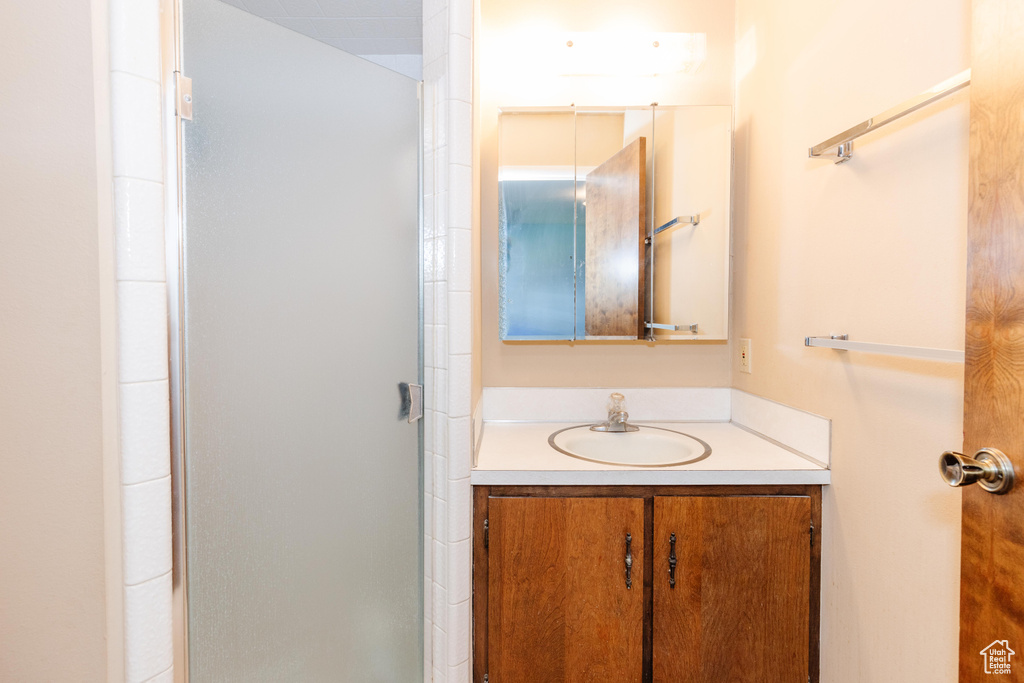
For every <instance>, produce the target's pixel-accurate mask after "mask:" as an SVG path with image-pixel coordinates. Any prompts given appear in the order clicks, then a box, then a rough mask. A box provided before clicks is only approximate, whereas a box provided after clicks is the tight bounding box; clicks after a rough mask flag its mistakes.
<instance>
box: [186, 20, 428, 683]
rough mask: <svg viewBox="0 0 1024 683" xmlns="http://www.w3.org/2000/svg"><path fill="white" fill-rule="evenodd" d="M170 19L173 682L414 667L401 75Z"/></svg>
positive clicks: (278, 37)
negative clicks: (180, 522) (178, 66)
mask: <svg viewBox="0 0 1024 683" xmlns="http://www.w3.org/2000/svg"><path fill="white" fill-rule="evenodd" d="M182 13H183V25H182V58H183V73H184V74H185V75H187V76H188V77H190V78H191V79H192V84H193V94H194V98H195V104H194V113H193V120H192V121H185V122H182V127H183V132H182V135H183V141H184V142H183V145H184V146H183V188H184V197H185V200H184V206H185V217H184V233H183V238H182V240H183V265H184V268H183V278H184V326H183V342H184V343H183V348H184V359H183V363H184V387H183V404H184V405H183V416H184V428H185V456H184V461H185V466H184V467H185V475H184V480H185V495H186V501H185V517H186V521H185V530H186V543H187V570H186V571H187V574H186V576H187V582H186V586H187V626H188V661H189V679H190V681H191V683H207V682H216V683H225V682H229V681H245V682H246V683H252V682H258V681H275V682H277V681H302V682H310V681H351V682H361V681H381V682H387V683H393V682H401V681H419V680H421V678H422V668H423V654H422V604H423V601H422V585H423V580H422V576H423V574H422V565H421V563H422V559H421V558H422V549H421V545H422V538H423V534H422V527H421V509H422V506H421V491H422V485H421V476H422V474H421V445H420V439H421V437H420V432H421V427H420V425H419V424H418V423H416V424H410V423H409V422H408V421H406V420H404V419H400V418H399V415H398V414H399V403H400V401H399V391H398V384H399V383H400V382H418V381H419V379H418V378H419V376H420V360H419V357H420V296H419V291H420V284H419V283H420V277H419V230H418V204H419V199H418V197H419V181H418V147H419V103H418V100H417V85H416V82H415V81H413V80H411V79H409V78H406V77H404V76H401V75H399V74H396V73H394V72H391V71H389V70H387V69H384V68H382V67H379V66H377V65H376V64H372V63H370V62H367V61H364V60H362V59H360V58H358V57H355V56H352V55H349V54H346V53H344V52H342V51H340V50H337V49H334V48H331V47H329V46H327V45H324V44H322V43H319V42H317V41H314V40H312V39H310V38H308V37H305V36H302V35H299V34H297V33H293V32H291V31H289V30H287V29H284V28H282V27H281V26H278V25H276V24H273V23H270V22H268V21H266V20H264V19H260V18H257V17H255V16H253V15H251V14H248V13H246V12H244V11H242V10H239V9H237V8H235V7H232V6H230V5H228V4H226V3H223V2H219V1H218V0H183V8H182Z"/></svg>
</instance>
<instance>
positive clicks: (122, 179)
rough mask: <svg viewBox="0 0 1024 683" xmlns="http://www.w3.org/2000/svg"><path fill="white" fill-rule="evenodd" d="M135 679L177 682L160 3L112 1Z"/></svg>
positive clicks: (124, 474) (128, 580) (125, 503)
mask: <svg viewBox="0 0 1024 683" xmlns="http://www.w3.org/2000/svg"><path fill="white" fill-rule="evenodd" d="M110 65H111V76H110V89H111V92H110V105H111V142H112V154H113V171H114V177H113V178H112V179H111V191H112V193H113V197H114V231H115V237H116V258H117V279H118V285H117V296H118V379H119V382H120V387H119V389H120V391H119V401H118V403H119V408H118V409H119V425H120V449H121V485H122V486H121V496H122V540H123V559H122V561H123V567H124V583H125V585H124V597H125V601H124V610H125V611H124V619H125V636H124V639H125V642H124V646H125V677H126V680H127V681H128V682H129V683H136V682H138V683H144V682H149V681H155V682H157V683H170V681H173V678H174V672H173V633H172V628H173V626H172V625H173V618H172V611H171V600H172V593H171V562H172V560H171V478H170V419H169V409H170V401H169V391H170V389H169V384H168V366H167V364H168V349H167V335H168V325H167V284H166V273H165V265H164V264H165V261H164V218H163V216H164V213H163V195H164V187H163V140H162V135H161V125H162V118H161V95H160V93H161V84H160V3H159V0H110Z"/></svg>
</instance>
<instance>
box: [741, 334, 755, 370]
mask: <svg viewBox="0 0 1024 683" xmlns="http://www.w3.org/2000/svg"><path fill="white" fill-rule="evenodd" d="M751 348H752V346H751V344H750V340H749V339H740V372H746V373H748V374H749V373H751V372H753V358H751Z"/></svg>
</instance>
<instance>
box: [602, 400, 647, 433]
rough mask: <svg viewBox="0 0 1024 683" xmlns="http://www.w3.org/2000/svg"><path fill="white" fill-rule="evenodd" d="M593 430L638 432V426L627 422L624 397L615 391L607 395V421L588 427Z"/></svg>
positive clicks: (627, 415) (627, 414) (627, 416)
mask: <svg viewBox="0 0 1024 683" xmlns="http://www.w3.org/2000/svg"><path fill="white" fill-rule="evenodd" d="M590 429H591V430H592V431H595V432H638V431H640V428H639V427H637V426H636V425H631V424H629V413H627V412H626V397H625V396H623V395H622V394H620V393H619V392H617V391H616V392H615V393H614V394H612V395H611V396H609V397H608V421H607V422H602V423H600V424H596V425H594V426H592V427H591V428H590Z"/></svg>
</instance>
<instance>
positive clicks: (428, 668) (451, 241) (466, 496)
mask: <svg viewBox="0 0 1024 683" xmlns="http://www.w3.org/2000/svg"><path fill="white" fill-rule="evenodd" d="M472 26H473V3H472V0H456V1H454V2H450V1H449V0H425V1H424V3H423V77H424V111H425V117H424V118H425V126H426V130H425V131H424V141H425V142H424V144H425V149H424V163H425V164H426V165H427V169H426V171H425V173H424V193H425V197H424V211H425V212H426V215H425V216H424V234H425V239H426V240H427V241H428V242H429V243H430V245H429V247H428V248H427V249H426V250H425V251H426V259H427V260H426V263H425V264H424V270H425V273H426V275H425V277H426V279H427V284H426V288H425V292H429V293H430V295H431V296H432V297H433V300H432V301H431V302H430V304H429V305H427V306H425V307H424V308H425V315H426V325H427V336H428V339H429V340H430V341H429V343H428V344H426V349H425V352H426V355H425V363H426V365H427V370H426V372H425V377H426V381H427V382H428V384H430V386H429V387H428V390H427V395H428V396H430V397H431V399H432V405H430V406H429V408H430V412H431V415H432V418H433V423H432V425H431V429H430V431H431V438H430V439H429V440H428V444H427V446H426V447H427V449H428V454H429V457H430V458H431V459H432V475H433V476H432V477H431V478H430V480H429V481H428V485H427V491H426V492H425V493H426V497H427V509H428V510H429V511H430V513H429V519H430V526H429V527H428V530H429V534H430V536H431V539H432V540H433V546H432V550H431V555H432V564H431V567H430V569H429V576H430V580H429V581H427V583H426V585H428V586H429V587H430V594H429V596H428V598H427V605H426V609H427V611H428V614H427V620H428V622H429V625H428V627H427V630H426V634H427V635H426V637H427V641H428V643H429V647H428V650H429V652H430V659H429V661H425V662H424V667H425V668H424V676H425V677H426V678H427V680H433V681H434V683H441V682H443V681H452V682H458V683H463V682H468V681H469V680H470V648H471V638H470V630H471V626H472V618H471V604H472V601H471V595H472V551H471V549H472V541H471V540H470V537H471V535H472V529H471V524H472V506H471V499H472V489H471V487H470V485H469V471H470V467H471V463H472V454H473V445H472V433H473V429H472V417H471V407H472V406H471V402H470V397H471V393H472V355H471V354H472V350H473V348H472V329H473V327H472V295H471V291H472V286H473V282H472V248H473V247H472V232H471V230H472V209H473V203H472V192H473V169H472V141H473V139H472V92H471V83H472V62H471V54H472V52H471V38H472Z"/></svg>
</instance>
